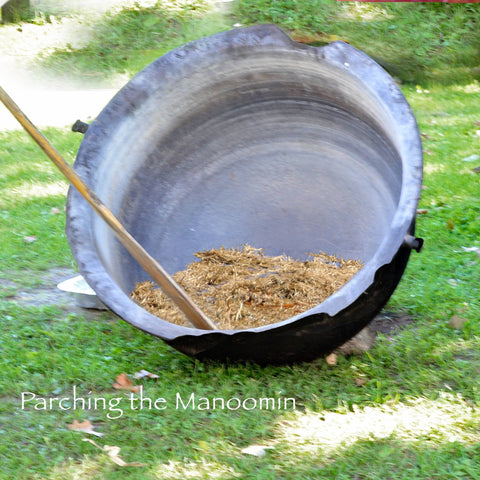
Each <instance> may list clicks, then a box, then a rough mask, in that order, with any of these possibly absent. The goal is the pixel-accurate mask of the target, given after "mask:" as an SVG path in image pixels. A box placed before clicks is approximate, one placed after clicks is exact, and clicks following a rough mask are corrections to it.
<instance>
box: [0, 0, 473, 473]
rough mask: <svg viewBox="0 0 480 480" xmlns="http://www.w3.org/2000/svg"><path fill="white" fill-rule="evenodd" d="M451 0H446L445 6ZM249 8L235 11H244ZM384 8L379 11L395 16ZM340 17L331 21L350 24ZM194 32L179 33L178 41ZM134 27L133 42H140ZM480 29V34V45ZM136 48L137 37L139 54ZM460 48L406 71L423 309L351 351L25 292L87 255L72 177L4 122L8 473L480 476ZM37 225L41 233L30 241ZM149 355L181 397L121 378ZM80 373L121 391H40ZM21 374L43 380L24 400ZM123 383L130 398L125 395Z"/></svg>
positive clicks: (401, 292)
mask: <svg viewBox="0 0 480 480" xmlns="http://www.w3.org/2000/svg"><path fill="white" fill-rule="evenodd" d="M260 5H261V9H260V8H257V10H256V11H254V7H253V6H250V7H248V11H250V14H251V15H252V17H251V18H250V17H248V18H250V19H248V18H247V16H246V15H247V13H248V12H247V10H246V9H247V3H245V2H238V4H237V7H238V8H242V9H243V10H242V12H243V13H242V15H245V17H242V18H243V20H242V21H244V22H247V21H248V22H250V21H251V22H255V21H257V20H259V17H258V15H260V14H261V15H265V20H268V18H267V15H270V17H272V15H273V13H272V10H271V9H270V10H269V9H268V8H267V4H265V3H263V4H260ZM271 5H274V3H273V2H272V4H271ZM286 5H287V4H286V3H284V2H275V6H276V8H277V10H278V11H277V12H276V13H275V15H278V17H275V21H278V22H279V23H281V21H282V16H281V15H282V12H283V14H284V13H285V9H286ZM288 5H290V7H291V8H292V9H293V10H292V12H291V13H290V16H291V17H292V19H291V20H289V19H288V18H287V19H284V21H285V22H287V21H288V22H290V23H288V24H285V25H284V26H286V27H287V28H290V29H292V30H295V31H296V32H297V33H298V34H299V35H300V34H302V35H305V34H306V33H312V32H319V31H322V29H323V27H322V26H321V25H320V24H318V25H317V24H314V23H312V22H314V21H315V22H320V21H322V20H321V19H318V18H317V17H316V16H315V15H314V12H315V11H316V10H315V9H314V7H315V5H316V4H314V3H309V4H307V3H306V2H305V3H303V2H297V3H295V4H293V3H292V4H288ZM305 5H307V6H308V5H310V7H309V8H310V12H311V18H310V20H309V18H308V16H305V15H304V14H303V13H302V14H300V13H298V12H299V11H300V10H298V12H297V9H301V8H304V6H305ZM328 5H329V8H330V7H331V10H329V9H327V10H325V15H326V16H327V15H331V17H328V18H335V15H338V11H337V10H338V9H346V10H349V9H351V10H352V12H354V11H355V9H357V10H358V11H359V12H360V13H361V14H362V15H363V17H362V18H363V20H362V21H366V20H365V18H366V12H368V11H370V10H369V9H371V10H372V12H376V11H377V9H378V10H382V9H384V8H385V9H386V8H387V6H385V5H383V6H378V5H377V6H374V5H365V6H362V5H353V4H352V5H350V6H346V5H345V6H341V7H340V4H338V5H337V4H335V5H337V6H335V9H334V8H333V6H334V4H332V3H330V4H328ZM337 7H338V8H337ZM444 7H445V8H444ZM451 7H454V8H457V6H453V5H452V6H451ZM460 7H461V8H460ZM272 8H273V7H272ZM388 8H390V6H388ZM391 8H392V9H394V8H398V9H399V11H400V9H401V8H403V7H401V6H397V7H394V6H391ZM409 8H412V9H413V7H409ZM421 8H422V9H423V8H425V9H426V8H427V7H426V6H422V7H421ZM447 8H450V6H446V5H445V6H444V5H437V6H435V7H432V12H433V13H432V15H433V14H434V13H435V12H445V11H447V10H446V9H447ZM462 8H465V9H466V11H469V10H468V8H474V6H470V7H468V6H458V9H457V10H451V12H457V15H459V14H460V13H459V12H461V11H462ZM475 8H476V7H475ZM302 11H303V10H302ZM148 12H149V13H148V14H149V15H150V14H152V12H151V11H148ZM472 12H473V13H472V15H471V20H472V21H474V20H475V18H477V17H476V16H475V15H476V14H475V12H476V11H473V10H472ZM143 13H144V12H143ZM143 13H142V15H143ZM240 13H241V12H239V11H236V13H235V17H234V19H231V20H232V21H233V20H235V21H236V20H238V19H239V18H241V17H240ZM360 13H359V14H360ZM254 14H255V15H256V17H254V16H253V15H254ZM172 15H180V14H179V13H178V12H177V13H172ZM182 15H185V14H184V13H182ZM198 15H200V16H198ZM203 15H207V13H204V11H203V10H202V11H201V12H200V13H199V14H197V13H194V14H192V13H188V14H187V16H189V18H195V24H196V25H198V29H199V30H198V32H202V34H203V32H205V31H209V30H210V28H211V23H210V21H211V17H209V16H208V15H207V17H205V19H206V25H204V26H202V20H201V19H202V18H204V17H203ZM352 15H353V13H352ZM372 15H373V13H372ZM378 15H380V14H378ZM378 15H377V16H376V17H375V16H373V17H372V20H371V21H372V22H381V17H379V16H378ZM382 15H383V14H382ZM391 15H393V13H391ZM412 15H413V13H412ZM435 15H436V13H435ZM450 16H452V17H455V15H453V14H452V15H450ZM141 18H142V21H146V19H145V17H141ZM347 18H350V17H347ZM428 18H430V17H428ZM463 19H464V20H465V17H463ZM110 20H111V18H110V17H108V18H107V20H105V21H106V22H108V21H110ZM151 21H153V20H151ZM189 21H190V20H189ZM268 21H270V20H268ZM342 21H343V20H342ZM344 21H346V20H344ZM352 21H353V20H352ZM383 21H384V22H394V20H393V19H392V18H386V19H384V20H383ZM445 21H447V20H445ZM448 21H450V19H448ZM452 21H453V20H452ZM458 21H459V20H458ZM197 22H198V23H197ZM302 22H303V23H302ZM397 22H400V20H398V19H397ZM357 23H358V22H357ZM460 23H462V22H460ZM464 23H465V22H464ZM467 23H468V22H467ZM310 24H312V25H310ZM135 25H137V27H135V28H138V24H135ZM398 25H399V26H398V29H400V28H401V27H400V23H398ZM462 25H463V23H462ZM119 28H120V27H119ZM122 28H123V27H122ZM129 28H130V27H129ZM365 28H366V27H365ZM368 28H370V27H368ZM402 28H403V27H402ZM429 28H431V29H433V30H435V29H436V28H440V27H439V26H435V25H429ZM465 28H468V25H467V26H465ZM119 31H120V30H119ZM367 31H368V29H367V30H366V32H367ZM146 32H148V29H146ZM326 33H328V34H330V35H333V34H334V30H331V31H330V30H329V31H326ZM415 34H416V33H415V32H413V33H411V37H410V40H411V42H410V43H411V44H412V45H413V44H414V43H415V39H416V37H415V36H414V35H415ZM422 34H423V33H422ZM192 35H193V33H192ZM366 35H367V34H366V33H365V36H366ZM425 35H426V33H425ZM452 35H453V34H452ZM465 35H466V36H465V37H464V38H466V39H469V38H471V37H470V36H469V35H470V34H469V33H468V32H467V33H465ZM379 38H381V37H379ZM183 39H184V37H183V36H182V35H180V36H178V37H176V39H175V42H177V41H183ZM118 41H119V42H120V43H119V45H120V46H118V49H119V52H118V53H119V54H120V52H121V51H123V50H124V49H126V48H127V47H124V46H122V45H124V43H121V42H122V41H123V40H122V39H120V40H118ZM379 41H380V40H379ZM129 42H130V43H131V40H129ZM365 42H366V40H365ZM370 42H371V45H372V46H373V45H374V43H373V40H370ZM467 44H468V45H467V46H466V48H467V50H468V49H470V48H474V46H472V45H470V44H469V43H468V42H467ZM138 45H142V44H140V43H139V44H138ZM162 45H163V43H162V42H160V43H159V47H158V48H159V49H162V48H163V47H162ZM90 48H93V47H92V46H91V47H90ZM96 48H100V46H99V45H97V47H96ZM143 48H144V46H141V47H140V46H139V49H140V50H141V49H143ZM141 51H143V50H141ZM452 52H453V51H452ZM77 53H78V52H77ZM77 53H74V54H73V56H72V58H71V61H73V58H74V55H77ZM134 53H135V51H134V49H133V47H132V51H131V52H130V53H129V54H128V55H129V57H134V56H135V54H134ZM451 54H452V55H453V53H451ZM62 55H65V58H67V57H68V55H67V54H66V53H64V54H62ZM78 55H83V54H82V53H78ZM418 55H419V57H418V59H417V60H418V61H419V62H420V63H422V62H421V60H422V59H424V61H425V65H426V69H425V70H424V71H430V72H433V73H434V72H435V71H434V69H433V66H432V65H433V64H430V63H429V62H430V61H431V58H430V57H429V56H428V55H427V54H426V53H425V52H424V53H422V52H419V53H418ZM86 58H87V57H85V63H87V60H86ZM385 58H386V57H385ZM442 58H443V59H444V58H446V57H442ZM462 58H463V57H459V58H458V59H457V60H455V62H453V63H452V66H453V67H454V68H453V71H454V72H453V73H452V74H451V75H450V73H449V72H444V73H442V74H441V75H440V77H438V78H437V79H438V80H439V82H440V83H435V82H434V81H433V79H435V78H436V77H435V75H433V76H432V77H431V78H430V80H429V83H430V85H429V86H428V88H427V87H426V86H425V85H422V86H421V87H417V86H416V85H415V84H413V85H404V86H403V87H402V88H403V90H404V93H405V94H406V96H407V99H408V100H409V102H410V104H411V105H412V108H413V109H414V112H415V115H416V118H417V120H418V123H419V126H420V131H421V133H422V139H423V143H424V151H425V179H424V184H425V189H424V190H423V193H422V200H421V204H420V206H419V208H422V209H424V210H427V213H424V214H421V215H418V217H417V234H418V235H419V236H421V237H424V238H425V247H424V249H423V251H422V252H421V253H419V254H417V253H415V252H414V253H412V256H411V259H410V262H409V264H408V267H407V270H406V272H405V274H404V276H403V278H402V281H401V282H400V285H399V287H398V288H397V289H396V291H395V293H394V295H393V297H392V299H391V301H390V302H389V305H388V306H387V308H388V310H390V311H393V312H397V313H398V312H404V313H407V314H409V315H411V316H413V317H414V319H415V322H414V323H413V324H411V325H410V326H408V327H406V328H405V329H404V330H402V331H401V332H399V333H395V334H392V335H384V336H382V335H380V337H379V338H378V340H377V342H376V343H375V346H374V347H373V349H371V350H370V351H368V352H366V353H364V354H362V355H357V356H351V357H339V362H338V364H337V365H336V366H329V365H327V363H326V362H325V360H324V359H318V360H316V361H313V362H310V363H306V364H301V365H295V366H286V367H265V368H260V367H258V366H256V365H229V364H226V365H223V364H218V363H205V364H204V363H200V362H197V361H194V360H192V359H190V358H188V357H186V356H184V355H182V354H180V353H179V352H177V351H175V350H173V349H172V348H170V347H168V346H167V345H166V344H164V343H163V342H161V341H160V340H158V339H156V338H154V337H151V336H148V335H146V334H144V333H142V332H140V331H139V330H136V329H134V328H133V327H131V326H130V325H128V324H126V323H125V322H123V321H121V320H119V319H118V318H116V317H115V316H113V315H112V314H111V313H109V312H105V313H103V314H96V315H94V314H93V313H91V312H90V311H84V312H79V311H78V310H74V311H71V310H69V309H68V307H65V306H62V305H61V304H58V305H56V304H55V305H47V304H45V305H39V306H38V305H37V306H32V305H30V306H29V305H25V304H22V303H21V302H18V301H17V299H16V298H15V296H14V295H15V294H18V293H19V291H20V290H26V291H27V292H29V291H32V289H34V288H38V286H39V285H41V284H42V282H45V280H44V278H45V277H44V275H45V273H46V272H48V271H49V269H52V268H60V267H69V268H73V267H74V261H73V258H72V255H71V253H70V251H69V247H68V244H67V242H66V239H65V234H64V226H65V215H64V213H63V207H64V205H65V189H66V182H65V181H64V180H63V179H62V177H61V175H60V174H59V173H58V172H57V171H56V170H55V167H53V166H52V165H51V164H50V162H49V161H48V160H47V159H46V157H44V154H43V153H41V152H40V151H39V150H38V148H37V147H36V146H34V145H33V143H32V142H31V141H30V140H29V139H28V138H27V135H26V134H24V133H22V132H18V131H14V132H5V133H0V262H1V266H2V268H1V272H0V322H1V326H2V329H1V331H0V352H1V357H0V358H1V359H0V371H1V375H0V392H1V393H0V435H1V439H2V441H1V442H0V459H1V464H2V468H1V470H0V479H11V478H15V479H19V480H23V479H25V480H27V479H28V480H40V479H42V480H53V479H59V480H60V479H61V480H64V479H117V478H129V479H139V480H140V479H141V480H144V479H162V480H163V479H170V478H172V479H183V478H192V479H201V478H219V479H231V478H232V479H233V478H241V479H252V480H253V479H260V480H267V479H292V478H307V479H324V478H336V479H340V480H343V479H361V480H364V479H382V480H383V479H394V480H400V479H408V480H412V479H413V480H416V479H418V480H420V479H426V478H441V479H452V480H453V479H469V480H470V479H480V466H479V465H478V460H477V459H478V456H479V454H480V448H479V443H478V431H479V428H480V414H479V412H480V410H479V403H480V391H479V385H478V382H477V379H478V378H479V374H480V351H479V349H478V341H479V337H480V326H479V324H478V319H479V318H480V300H479V299H478V285H479V284H480V256H479V255H478V254H477V253H476V252H475V251H467V250H465V249H464V248H462V247H466V248H467V249H468V248H471V247H479V248H480V207H479V204H478V199H479V197H480V176H479V175H478V174H476V173H474V172H473V171H472V168H474V167H477V166H479V165H480V159H477V160H474V161H471V162H467V161H464V159H466V158H468V157H471V156H472V155H478V154H479V153H480V135H479V133H478V131H479V130H480V84H479V83H478V81H477V82H476V81H475V80H473V79H472V78H471V77H468V78H467V77H461V78H458V79H457V80H458V81H457V83H453V84H451V85H446V84H448V83H452V78H455V75H457V73H458V72H457V73H455V69H456V68H457V67H456V66H457V65H460V64H461V62H463V61H464V60H463V59H462ZM69 61H70V60H69ZM82 61H83V60H82ZM97 61H99V60H97V59H95V62H97ZM442 61H444V60H442ZM142 62H143V60H139V64H138V65H136V67H135V68H141V65H140V64H141V63H142ZM472 62H473V61H472ZM122 65H123V66H122ZM125 65H127V64H126V63H124V64H122V63H121V62H119V61H117V60H115V61H112V64H111V65H110V66H104V65H103V64H102V63H101V62H100V63H94V67H92V68H98V69H100V71H101V72H103V73H105V74H108V72H112V71H118V69H124V68H127V67H125ZM472 65H473V63H472ZM472 65H470V66H469V67H468V69H469V70H468V71H469V72H470V73H472V72H473V70H472V69H473V66H472ZM477 65H478V63H477ZM128 68H130V67H128ZM128 68H127V71H128ZM446 80H448V81H446ZM45 133H46V135H47V137H48V138H49V139H50V140H51V141H52V142H53V143H54V144H55V146H56V147H57V149H58V150H59V151H60V152H61V153H62V154H63V155H64V156H65V157H66V158H67V160H68V161H70V162H71V161H72V160H73V157H74V156H75V153H76V151H77V149H78V146H79V142H80V140H81V136H80V135H78V134H74V133H72V132H69V131H67V130H59V129H48V130H46V132H45ZM52 209H54V210H52ZM26 236H35V237H36V241H34V242H32V243H26V242H25V240H24V237H26ZM454 315H457V316H459V317H461V318H463V319H465V320H466V322H465V323H464V324H463V326H462V327H461V328H458V329H454V328H451V327H450V326H449V320H450V319H451V318H452V316H454ZM142 368H144V369H147V370H149V371H151V372H154V373H156V374H158V375H159V376H160V378H159V379H158V380H140V381H138V382H137V383H139V384H140V385H143V387H144V396H148V397H149V398H151V399H157V398H165V400H166V402H167V408H166V409H165V410H155V409H149V408H145V409H143V410H139V409H136V410H133V409H132V408H130V404H129V393H128V392H125V391H119V390H115V389H114V388H113V387H112V383H113V382H114V381H115V376H116V375H118V374H120V373H122V372H125V373H127V374H129V375H132V374H133V373H134V372H138V371H139V370H140V369H142ZM74 387H75V388H76V390H77V396H79V397H81V398H84V399H88V398H90V399H101V398H105V400H106V402H107V405H109V403H108V402H112V403H111V404H110V405H112V408H105V409H103V408H97V409H82V408H78V409H77V410H73V409H66V410H61V409H59V408H58V407H56V408H52V409H50V408H44V409H42V408H41V404H40V403H38V402H40V400H39V399H40V398H45V399H47V401H48V399H53V398H65V397H72V393H73V388H74ZM22 392H32V393H34V394H35V395H37V397H38V398H37V400H36V401H35V402H29V403H27V404H26V405H25V408H23V409H22V404H21V397H22ZM177 392H178V393H179V394H180V395H181V396H182V397H183V398H188V396H189V395H190V394H191V393H195V394H196V395H197V397H224V398H232V397H238V398H242V399H244V398H248V397H253V398H259V397H274V398H280V397H292V398H295V401H296V407H297V408H296V410H292V409H286V410H263V411H261V410H258V409H254V410H250V411H245V410H237V411H234V410H220V409H217V410H210V411H208V410H191V409H186V410H183V409H182V408H179V409H177V408H175V398H176V394H177ZM118 399H120V400H118ZM117 400H118V402H119V404H118V406H117V407H118V408H121V409H122V410H121V415H119V413H120V412H119V411H118V410H114V408H115V402H116V401H117ZM36 405H37V408H35V406H36ZM117 415H118V418H112V417H116V416H117ZM75 419H76V420H79V421H82V420H85V419H88V420H90V421H91V422H92V423H93V424H94V425H95V427H96V430H97V431H99V432H101V433H103V434H104V437H102V438H97V437H92V436H89V435H87V434H84V433H79V432H73V431H71V430H69V429H68V427H67V425H68V424H71V423H72V422H73V420H75ZM86 437H88V438H91V439H94V440H95V441H96V442H97V443H98V444H99V445H101V446H104V445H115V446H118V447H121V452H120V456H121V457H122V458H123V460H125V461H126V462H141V463H144V464H145V466H143V467H120V466H118V465H116V464H115V463H113V462H112V461H111V460H110V459H109V458H108V456H107V455H106V453H105V452H102V451H101V450H99V449H98V448H97V447H95V446H94V445H92V444H91V443H89V442H85V441H83V439H84V438H86ZM255 443H256V444H261V445H266V446H270V447H273V448H272V449H270V450H268V451H267V453H266V455H265V456H264V457H261V458H257V457H254V456H248V455H245V454H242V453H241V449H243V448H244V447H247V446H249V445H251V444H255Z"/></svg>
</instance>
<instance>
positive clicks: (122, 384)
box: [112, 373, 140, 393]
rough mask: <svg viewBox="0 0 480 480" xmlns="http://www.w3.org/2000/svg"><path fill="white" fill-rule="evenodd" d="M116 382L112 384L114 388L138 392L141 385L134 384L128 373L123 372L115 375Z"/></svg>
mask: <svg viewBox="0 0 480 480" xmlns="http://www.w3.org/2000/svg"><path fill="white" fill-rule="evenodd" d="M115 380H116V382H114V383H113V384H112V387H113V388H116V389H117V390H128V391H129V392H133V393H137V392H139V391H140V385H134V384H133V382H132V381H131V380H130V379H129V378H128V376H127V374H126V373H121V374H120V375H117V376H116V377H115Z"/></svg>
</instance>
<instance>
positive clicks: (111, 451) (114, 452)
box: [83, 438, 147, 467]
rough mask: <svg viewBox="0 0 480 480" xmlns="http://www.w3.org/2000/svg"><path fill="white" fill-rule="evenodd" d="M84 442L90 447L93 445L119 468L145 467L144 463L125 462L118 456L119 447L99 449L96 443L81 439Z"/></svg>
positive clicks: (109, 446) (107, 446) (111, 446)
mask: <svg viewBox="0 0 480 480" xmlns="http://www.w3.org/2000/svg"><path fill="white" fill-rule="evenodd" d="M83 440H84V441H85V442H90V443H91V444H92V445H95V446H96V447H97V448H99V449H100V450H102V451H103V452H105V453H106V454H107V455H108V458H109V459H110V460H111V461H112V462H113V463H115V464H117V465H119V466H120V467H146V466H147V464H146V463H140V462H126V461H125V460H123V458H121V457H120V456H119V453H120V447H117V446H115V445H105V446H104V447H101V446H100V445H98V443H95V442H94V441H93V440H90V439H89V438H84V439H83Z"/></svg>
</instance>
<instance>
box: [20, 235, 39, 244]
mask: <svg viewBox="0 0 480 480" xmlns="http://www.w3.org/2000/svg"><path fill="white" fill-rule="evenodd" d="M23 241H24V242H25V243H33V242H36V241H37V237H36V236H35V235H25V236H24V237H23Z"/></svg>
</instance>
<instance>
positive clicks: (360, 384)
mask: <svg viewBox="0 0 480 480" xmlns="http://www.w3.org/2000/svg"><path fill="white" fill-rule="evenodd" d="M355 383H356V384H357V386H358V387H363V386H364V385H365V384H366V383H367V379H366V378H363V377H355Z"/></svg>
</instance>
